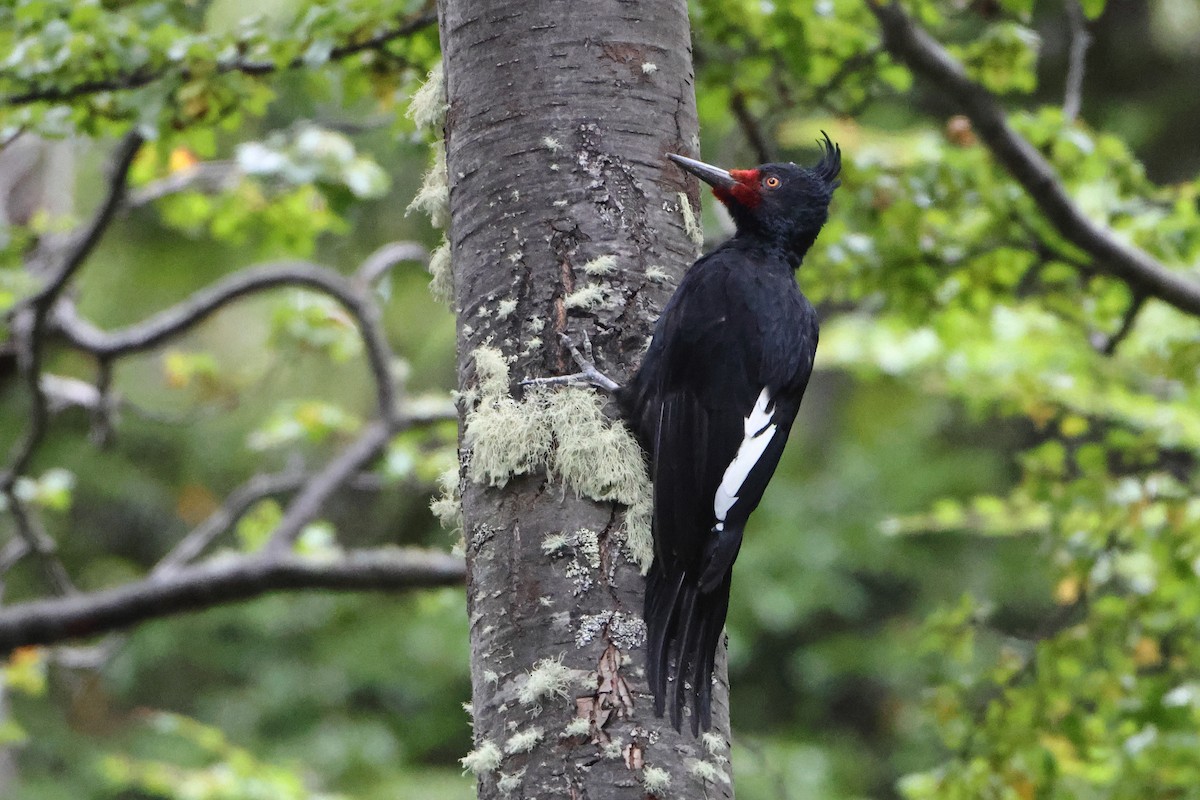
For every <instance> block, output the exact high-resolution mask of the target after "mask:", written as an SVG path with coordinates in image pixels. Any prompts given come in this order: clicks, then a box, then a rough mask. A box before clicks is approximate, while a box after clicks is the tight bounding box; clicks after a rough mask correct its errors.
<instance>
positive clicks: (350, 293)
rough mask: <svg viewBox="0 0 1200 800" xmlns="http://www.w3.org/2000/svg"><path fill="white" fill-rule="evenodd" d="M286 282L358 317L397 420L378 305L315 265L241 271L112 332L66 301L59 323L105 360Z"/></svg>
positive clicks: (384, 402)
mask: <svg viewBox="0 0 1200 800" xmlns="http://www.w3.org/2000/svg"><path fill="white" fill-rule="evenodd" d="M284 286H296V287H303V288H307V289H312V290H315V291H318V292H322V293H323V294H327V295H329V296H330V297H332V298H333V299H334V300H336V301H337V302H338V303H339V304H340V305H341V306H342V307H343V308H344V309H345V310H346V312H347V313H349V314H350V316H352V317H353V318H354V321H355V322H356V323H357V324H358V329H359V333H360V334H361V335H362V337H363V343H364V345H365V347H366V351H367V359H368V361H369V362H370V367H371V371H372V372H373V373H374V375H375V380H376V392H377V399H378V403H379V410H380V415H381V416H382V417H384V418H385V419H388V420H391V419H394V417H395V415H396V387H395V382H394V381H393V380H392V351H391V346H390V345H389V344H388V342H387V338H386V337H385V336H384V333H383V327H382V323H381V321H380V314H379V309H378V307H377V306H376V305H375V304H374V303H372V302H371V301H370V300H369V299H368V298H367V297H365V296H364V295H363V292H362V291H360V290H359V288H358V287H356V286H355V285H354V284H353V283H351V282H350V281H348V280H347V279H346V278H344V277H343V276H341V275H339V274H338V273H336V272H334V271H332V270H330V269H327V268H325V267H321V266H318V265H316V264H311V263H308V262H305V261H285V262H280V263H276V264H265V265H263V266H259V267H252V268H249V269H246V270H242V271H241V272H237V273H234V274H233V275H230V276H229V277H227V278H225V279H223V280H221V281H219V282H218V283H216V284H214V285H213V286H210V287H208V288H207V289H202V290H200V291H198V292H196V293H195V294H193V295H191V296H190V297H188V298H187V299H185V300H183V301H182V302H180V303H178V304H176V305H174V306H172V307H170V308H168V309H166V310H164V311H160V312H159V313H157V314H155V315H154V316H152V317H150V318H149V319H147V320H145V321H143V322H139V323H136V324H134V325H130V326H129V327H127V328H122V329H121V330H118V331H113V332H111V333H108V332H105V331H101V330H100V329H98V328H96V327H95V326H93V325H92V324H90V323H88V322H87V321H85V320H83V319H82V318H81V317H79V316H78V314H77V312H76V311H75V308H74V306H73V305H72V304H70V303H67V302H64V303H60V304H59V308H58V313H57V314H56V315H55V319H54V322H55V324H56V325H57V326H58V329H59V330H60V331H61V332H62V333H63V334H64V335H65V336H66V337H67V339H68V341H70V342H71V343H72V344H73V345H75V346H76V347H79V348H80V349H82V350H86V351H87V352H89V353H91V354H92V355H94V356H96V357H97V358H98V359H100V360H102V361H103V360H109V359H114V358H120V357H122V356H126V355H130V354H132V353H139V352H143V351H146V350H150V349H152V348H154V347H156V346H158V345H159V344H161V343H163V342H164V341H166V340H167V339H169V338H170V337H172V336H175V335H178V334H180V333H182V332H184V331H186V330H188V329H189V328H192V327H193V326H195V325H197V324H198V323H200V322H201V321H202V320H204V319H205V318H207V317H208V316H209V315H211V314H212V313H214V312H215V311H217V310H218V309H220V308H221V307H222V306H225V305H227V304H228V303H231V302H233V301H234V300H237V299H239V298H242V297H245V296H247V295H250V294H254V293H256V292H262V291H266V290H268V289H275V288H279V287H284Z"/></svg>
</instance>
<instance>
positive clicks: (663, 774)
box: [642, 767, 671, 794]
mask: <svg viewBox="0 0 1200 800" xmlns="http://www.w3.org/2000/svg"><path fill="white" fill-rule="evenodd" d="M642 786H644V787H645V788H646V791H647V792H649V793H650V794H658V793H660V792H665V791H666V790H667V789H669V788H671V773H669V772H667V771H666V770H665V769H663V768H662V767H645V768H644V769H643V770H642Z"/></svg>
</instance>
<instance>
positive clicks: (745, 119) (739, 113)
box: [729, 89, 775, 164]
mask: <svg viewBox="0 0 1200 800" xmlns="http://www.w3.org/2000/svg"><path fill="white" fill-rule="evenodd" d="M729 110H730V111H732V112H733V117H734V119H736V120H737V121H738V125H740V126H741V129H742V135H743V136H745V137H746V142H747V143H748V144H749V145H750V149H751V150H753V151H754V157H755V158H757V159H758V163H760V164H766V163H767V162H768V161H774V160H775V159H773V158H772V157H771V148H770V146H769V145H768V144H767V140H766V137H764V136H763V132H762V128H761V127H760V126H759V124H758V120H757V119H755V118H754V114H752V113H751V112H750V108H749V107H748V106H747V105H746V94H745V92H743V91H742V90H740V89H735V90H734V92H733V94H732V95H730V97H729Z"/></svg>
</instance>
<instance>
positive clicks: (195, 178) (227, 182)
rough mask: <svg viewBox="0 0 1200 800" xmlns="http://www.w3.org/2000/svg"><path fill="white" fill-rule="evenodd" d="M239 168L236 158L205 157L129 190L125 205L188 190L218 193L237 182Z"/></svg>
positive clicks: (150, 201) (131, 205) (240, 171)
mask: <svg viewBox="0 0 1200 800" xmlns="http://www.w3.org/2000/svg"><path fill="white" fill-rule="evenodd" d="M241 178H242V169H241V167H239V166H238V163H237V162H236V161H205V162H203V163H200V164H196V165H195V166H193V167H189V168H188V169H184V170H180V171H179V172H175V173H172V174H170V175H167V176H166V177H165V178H159V179H158V180H156V181H151V182H150V183H147V184H146V185H144V186H141V187H139V188H138V189H135V190H134V191H132V192H130V193H129V198H128V200H127V201H126V205H127V206H129V207H130V208H139V207H141V206H144V205H148V204H150V203H153V202H154V201H155V200H160V199H162V198H164V197H167V196H168V195H172V194H178V193H179V192H186V191H191V190H193V189H194V190H196V191H201V192H208V193H213V194H215V193H218V192H225V191H228V190H230V189H232V188H233V187H234V186H236V185H237V183H238V181H239V180H241Z"/></svg>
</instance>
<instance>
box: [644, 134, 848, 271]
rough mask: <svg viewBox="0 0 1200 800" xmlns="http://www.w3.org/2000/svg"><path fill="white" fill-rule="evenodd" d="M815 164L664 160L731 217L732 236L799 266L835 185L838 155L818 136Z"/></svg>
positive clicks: (839, 163) (838, 151) (673, 157)
mask: <svg viewBox="0 0 1200 800" xmlns="http://www.w3.org/2000/svg"><path fill="white" fill-rule="evenodd" d="M819 144H820V145H821V149H822V156H821V160H820V161H819V162H818V163H817V164H816V166H813V167H801V166H797V165H796V164H791V163H788V164H763V165H761V166H758V167H755V168H754V169H734V170H725V169H721V168H720V167H714V166H713V165H711V164H705V163H704V162H703V161H697V160H695V159H694V158H687V157H685V156H679V155H675V154H674V153H670V154H668V155H667V158H669V159H671V160H672V161H674V162H675V163H676V164H678V165H679V166H680V167H682V168H683V169H685V170H687V171H688V172H690V173H692V174H693V175H695V176H696V177H697V178H699V179H700V180H702V181H704V182H705V183H707V184H709V185H710V186H712V189H713V194H714V195H716V197H717V199H718V200H720V201H721V202H722V203H723V204H724V205H725V207H726V208H727V209H729V214H730V216H732V217H733V221H734V224H735V225H737V230H738V234H739V235H742V236H752V237H755V238H759V239H763V240H765V241H768V242H771V243H776V244H779V245H780V246H782V247H783V248H785V249H786V250H787V251H788V252H789V253H790V254H791V256H792V257H793V259H794V260H795V262H797V263H798V262H799V261H800V259H802V258H803V257H804V254H805V253H806V252H808V248H809V247H811V246H812V243H813V242H814V241H815V240H816V238H817V233H818V232H819V231H820V230H821V226H822V225H824V224H825V220H826V218H827V217H828V212H829V201H830V199H831V198H832V197H833V190H834V189H836V188H837V187H838V186H839V184H840V181H838V179H837V176H838V173H839V172H840V171H841V166H842V151H841V148H839V147H838V146H837V145H835V144H834V143H833V142H832V141H830V139H829V135H828V134H824V140H823V141H820V142H819Z"/></svg>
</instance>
